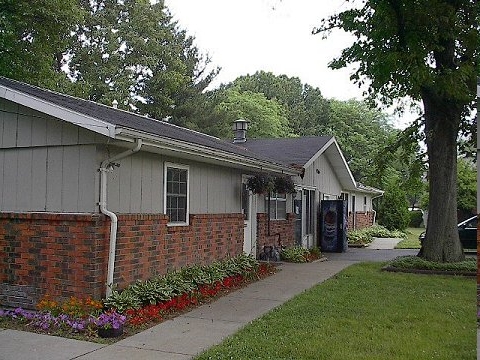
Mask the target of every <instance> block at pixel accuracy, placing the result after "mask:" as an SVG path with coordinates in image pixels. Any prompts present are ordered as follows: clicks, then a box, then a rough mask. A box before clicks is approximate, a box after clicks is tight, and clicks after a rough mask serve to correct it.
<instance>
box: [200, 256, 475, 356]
mask: <svg viewBox="0 0 480 360" xmlns="http://www.w3.org/2000/svg"><path fill="white" fill-rule="evenodd" d="M383 265H384V264H382V263H362V264H356V265H353V266H350V267H349V268H347V269H345V270H344V271H342V272H341V273H339V274H338V275H337V276H336V277H334V278H332V279H329V280H327V281H325V282H324V283H322V284H320V285H318V286H316V287H314V288H312V289H310V290H308V291H306V292H304V293H303V294H300V295H298V296H297V297H295V298H294V299H292V300H290V301H288V302H287V303H285V304H284V305H282V306H280V307H278V308H276V309H274V310H273V311H271V312H269V313H268V314H266V315H265V316H263V317H262V318H260V319H258V320H255V321H253V322H252V323H251V324H250V325H248V326H246V327H245V328H243V329H242V330H240V331H239V332H238V333H236V334H235V335H233V336H231V337H229V338H227V339H226V340H225V341H224V342H223V343H222V344H220V345H218V346H216V347H213V348H211V349H210V350H208V351H206V352H205V353H203V354H201V355H200V356H198V357H197V359H331V360H337V359H338V360H348V359H356V360H357V359H365V360H367V359H368V360H376V359H378V360H380V359H381V360H384V359H445V360H447V359H448V360H450V359H456V360H462V359H465V360H466V359H469V360H470V359H475V358H476V303H475V289H476V283H475V280H474V279H471V278H463V277H447V276H428V275H414V274H403V273H402V274H399V273H387V272H382V271H380V269H381V267H382V266H383Z"/></svg>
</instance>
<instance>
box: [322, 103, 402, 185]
mask: <svg viewBox="0 0 480 360" xmlns="http://www.w3.org/2000/svg"><path fill="white" fill-rule="evenodd" d="M394 133H396V130H394V129H393V127H392V125H391V124H390V119H389V118H388V117H387V115H385V114H383V113H382V112H380V111H379V110H376V109H372V108H371V107H369V106H368V105H367V104H366V103H365V102H361V101H357V100H349V101H339V100H330V111H329V119H328V123H327V126H326V128H325V129H324V134H325V135H333V136H335V138H336V139H337V141H338V143H339V145H340V147H341V149H342V152H343V154H344V156H345V159H346V160H347V162H348V165H349V167H350V170H351V171H352V173H353V175H354V177H355V180H357V181H360V182H364V183H366V184H369V185H372V186H378V187H381V185H382V184H381V183H380V182H379V181H378V179H377V177H376V173H377V169H376V166H375V164H374V160H375V158H376V157H377V156H378V155H380V154H383V152H384V148H385V144H386V143H387V139H388V138H389V137H390V136H391V135H392V134H394Z"/></svg>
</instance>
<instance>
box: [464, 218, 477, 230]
mask: <svg viewBox="0 0 480 360" xmlns="http://www.w3.org/2000/svg"><path fill="white" fill-rule="evenodd" d="M477 223H478V217H476V216H475V217H474V218H471V219H470V220H468V221H467V222H466V223H465V224H463V226H464V227H466V228H476V227H477Z"/></svg>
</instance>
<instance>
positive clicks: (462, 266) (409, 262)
mask: <svg viewBox="0 0 480 360" xmlns="http://www.w3.org/2000/svg"><path fill="white" fill-rule="evenodd" d="M388 265H389V266H391V267H394V268H397V269H415V270H438V271H462V272H464V271H465V272H476V271H477V260H476V259H475V258H467V259H465V260H464V261H460V262H455V263H438V262H434V261H428V260H425V259H423V258H421V257H418V256H401V257H398V258H396V259H394V260H392V261H391V262H390V263H389V264H388Z"/></svg>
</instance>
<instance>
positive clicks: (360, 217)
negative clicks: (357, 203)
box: [348, 211, 374, 230]
mask: <svg viewBox="0 0 480 360" xmlns="http://www.w3.org/2000/svg"><path fill="white" fill-rule="evenodd" d="M373 215H374V212H373V211H368V212H363V211H357V212H356V213H355V228H354V227H353V214H352V213H351V212H350V213H349V214H348V229H349V230H360V229H364V228H367V227H370V226H372V225H373V217H374V216H373Z"/></svg>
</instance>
